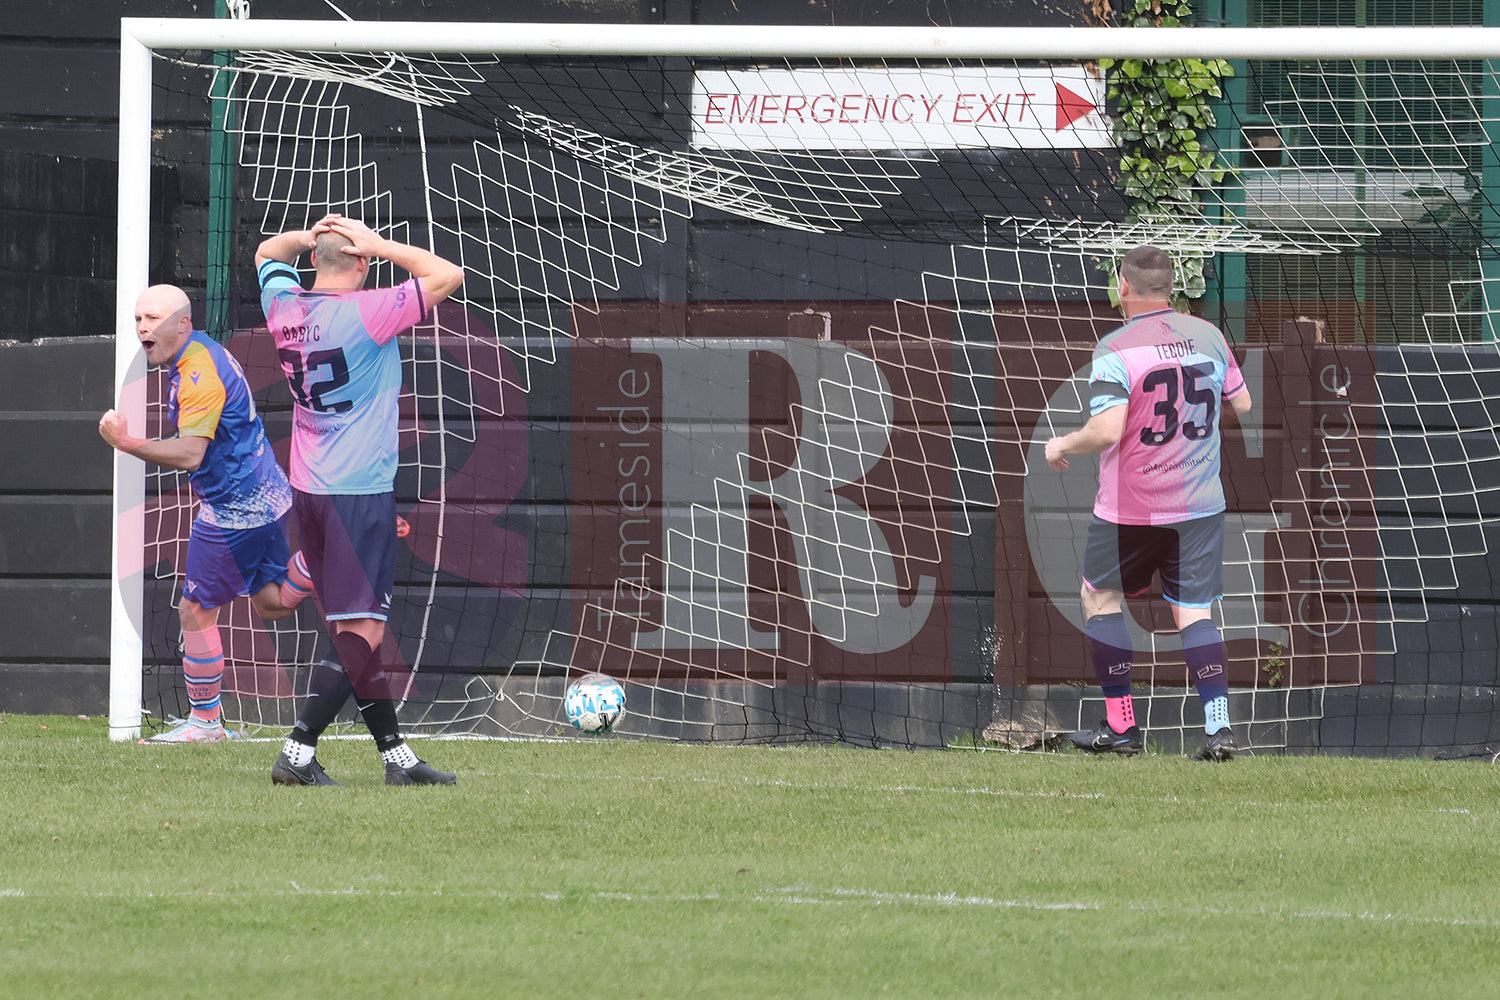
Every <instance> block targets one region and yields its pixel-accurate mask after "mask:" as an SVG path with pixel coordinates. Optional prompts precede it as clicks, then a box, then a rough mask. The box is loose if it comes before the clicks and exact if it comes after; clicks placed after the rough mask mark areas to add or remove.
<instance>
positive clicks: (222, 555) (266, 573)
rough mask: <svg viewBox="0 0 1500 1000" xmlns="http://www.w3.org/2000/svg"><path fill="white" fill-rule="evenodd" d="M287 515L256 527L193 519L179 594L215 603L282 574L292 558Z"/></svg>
mask: <svg viewBox="0 0 1500 1000" xmlns="http://www.w3.org/2000/svg"><path fill="white" fill-rule="evenodd" d="M288 517H289V515H287V514H283V515H282V516H281V517H280V518H279V519H278V520H275V521H272V522H271V523H270V524H265V525H261V526H260V527H259V528H220V527H219V526H218V525H214V524H205V523H204V522H202V521H194V522H193V530H192V533H191V534H190V535H188V545H187V560H186V566H184V568H183V580H182V596H183V597H185V598H187V599H188V600H190V601H196V602H197V603H198V604H199V605H201V606H202V607H204V608H208V609H213V608H220V607H223V606H224V605H226V604H228V603H229V602H230V601H232V600H234V599H235V598H236V597H241V596H244V595H246V594H254V593H257V592H259V591H260V590H261V588H263V587H264V586H265V585H266V584H268V583H280V582H281V581H282V580H285V579H286V563H287V560H288V559H290V558H291V557H292V549H291V546H290V545H288V544H287V540H286V529H287V518H288Z"/></svg>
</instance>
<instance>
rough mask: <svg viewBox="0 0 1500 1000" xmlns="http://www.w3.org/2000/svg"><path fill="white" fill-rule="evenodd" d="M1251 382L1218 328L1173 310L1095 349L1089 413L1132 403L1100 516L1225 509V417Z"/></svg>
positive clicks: (1159, 516) (1105, 475)
mask: <svg viewBox="0 0 1500 1000" xmlns="http://www.w3.org/2000/svg"><path fill="white" fill-rule="evenodd" d="M1244 391H1245V379H1244V376H1243V375H1241V373H1240V368H1239V365H1238V364H1237V363H1236V362H1235V360H1234V355H1233V354H1232V353H1231V352H1230V350H1229V345H1228V344H1227V343H1225V341H1224V335H1223V334H1222V333H1220V332H1219V328H1218V327H1216V326H1214V325H1213V324H1212V323H1209V322H1207V321H1206V320H1202V319H1199V318H1197V317H1195V316H1188V315H1185V314H1183V313H1178V312H1174V311H1172V310H1171V309H1162V310H1160V311H1157V312H1151V313H1144V314H1142V315H1139V316H1136V317H1134V318H1133V319H1131V320H1130V322H1128V323H1126V324H1125V325H1124V326H1122V327H1120V328H1119V329H1117V330H1115V331H1114V332H1113V333H1110V334H1108V335H1107V336H1105V337H1104V339H1103V340H1101V341H1100V342H1099V345H1098V346H1097V347H1096V348H1095V349H1094V359H1093V366H1092V369H1091V371H1090V372H1089V411H1090V413H1092V414H1099V413H1102V412H1103V411H1105V410H1107V409H1109V408H1111V407H1114V406H1122V405H1124V406H1128V407H1129V409H1128V410H1127V411H1126V416H1125V433H1124V435H1123V436H1121V438H1120V440H1119V441H1118V442H1116V443H1115V444H1114V445H1111V446H1110V447H1109V448H1107V449H1106V450H1105V451H1104V453H1103V454H1101V455H1100V456H1099V495H1098V498H1097V500H1096V501H1095V503H1094V515H1095V516H1096V517H1098V518H1100V519H1101V520H1105V521H1109V522H1111V523H1113V524H1175V523H1177V522H1179V521H1188V520H1192V519H1194V518H1199V517H1206V516H1208V515H1210V514H1217V513H1219V512H1220V511H1222V510H1224V508H1225V503H1224V486H1223V483H1222V482H1221V481H1220V479H1219V464H1220V437H1219V415H1220V413H1221V412H1222V410H1223V405H1222V404H1223V403H1224V402H1226V401H1228V400H1230V399H1233V398H1234V397H1235V396H1238V395H1239V394H1240V393H1242V392H1244Z"/></svg>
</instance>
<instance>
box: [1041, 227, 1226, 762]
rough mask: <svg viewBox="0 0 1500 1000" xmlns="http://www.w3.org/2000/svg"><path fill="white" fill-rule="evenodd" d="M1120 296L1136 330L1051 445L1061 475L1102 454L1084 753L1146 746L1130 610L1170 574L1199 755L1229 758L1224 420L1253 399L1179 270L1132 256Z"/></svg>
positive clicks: (1087, 579) (1114, 348)
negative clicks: (1193, 310) (1077, 422)
mask: <svg viewBox="0 0 1500 1000" xmlns="http://www.w3.org/2000/svg"><path fill="white" fill-rule="evenodd" d="M1119 295H1120V308H1121V309H1122V310H1123V312H1124V314H1125V325H1124V326H1122V327H1120V328H1119V329H1117V330H1115V331H1114V332H1113V333H1110V334H1109V335H1108V336H1106V337H1105V338H1104V339H1103V340H1101V341H1100V342H1099V346H1098V347H1097V348H1095V350H1094V358H1093V365H1092V368H1091V370H1090V373H1089V394H1090V402H1089V412H1090V416H1089V419H1088V422H1087V423H1085V424H1084V426H1083V427H1081V428H1080V429H1078V430H1076V431H1074V432H1072V433H1071V434H1065V435H1061V436H1059V437H1054V438H1052V439H1051V440H1049V441H1048V442H1047V446H1046V458H1047V462H1048V463H1049V464H1050V465H1051V466H1052V468H1054V469H1057V470H1059V471H1060V470H1062V469H1066V468H1067V467H1068V458H1067V457H1068V456H1069V455H1094V454H1097V455H1099V494H1098V497H1097V499H1096V500H1095V503H1094V518H1093V521H1092V523H1091V524H1090V525H1089V538H1088V547H1087V550H1086V551H1085V554H1084V567H1083V588H1082V591H1081V594H1082V598H1083V613H1084V619H1085V627H1084V631H1085V634H1086V635H1087V636H1088V638H1089V647H1090V652H1091V655H1092V658H1093V661H1094V674H1095V677H1096V678H1097V679H1098V681H1099V684H1100V685H1101V686H1102V687H1103V689H1104V705H1105V719H1104V721H1102V722H1101V723H1100V724H1099V727H1098V728H1097V729H1094V730H1092V731H1089V732H1083V733H1075V734H1073V743H1074V744H1075V745H1077V746H1079V747H1081V748H1083V749H1085V750H1089V751H1092V752H1096V753H1099V752H1108V753H1121V754H1132V753H1136V752H1138V751H1139V750H1140V749H1141V748H1142V746H1143V742H1142V739H1141V731H1140V727H1139V726H1137V725H1136V722H1135V707H1134V703H1133V701H1132V699H1131V696H1130V668H1131V664H1132V662H1133V661H1134V659H1135V651H1134V649H1133V645H1132V642H1131V638H1130V632H1129V630H1128V629H1127V627H1126V625H1125V615H1124V598H1125V595H1127V594H1128V595H1130V596H1136V595H1138V594H1142V593H1145V592H1146V590H1147V588H1149V587H1150V585H1151V579H1152V577H1153V576H1154V575H1155V574H1157V573H1158V572H1159V573H1160V574H1161V581H1162V596H1163V597H1164V598H1166V600H1167V603H1168V604H1170V605H1171V607H1172V616H1173V619H1174V620H1175V622H1176V624H1177V631H1178V634H1179V635H1180V636H1181V637H1182V645H1183V654H1184V656H1185V657H1186V659H1187V665H1188V671H1189V673H1190V674H1191V675H1192V678H1193V683H1194V685H1195V686H1196V687H1197V688H1198V695H1199V698H1200V699H1201V700H1202V702H1203V711H1204V731H1205V739H1204V745H1203V748H1202V749H1201V750H1199V751H1198V753H1197V757H1198V759H1200V760H1229V759H1231V758H1232V757H1233V756H1234V753H1235V745H1234V736H1233V730H1232V728H1231V726H1230V724H1229V682H1228V679H1227V676H1226V674H1225V667H1224V661H1225V656H1224V639H1223V636H1222V635H1221V634H1220V633H1219V629H1218V627H1217V626H1216V625H1214V622H1213V605H1214V602H1215V601H1217V600H1218V599H1219V598H1220V597H1222V596H1223V582H1222V581H1223V570H1224V510H1225V503H1224V487H1223V484H1222V483H1221V482H1220V480H1219V463H1220V451H1221V448H1220V436H1219V416H1220V414H1221V413H1222V412H1223V410H1224V407H1225V405H1228V407H1229V408H1230V409H1233V410H1234V411H1235V413H1236V414H1238V415H1239V416H1241V417H1243V416H1244V415H1245V414H1247V413H1249V412H1250V406H1251V400H1250V392H1249V390H1248V389H1247V388H1246V386H1245V380H1244V377H1243V376H1242V375H1241V374H1240V369H1239V365H1238V364H1237V363H1236V362H1235V360H1234V355H1233V354H1231V353H1230V351H1229V345H1228V344H1226V343H1225V341H1224V335H1223V334H1222V333H1220V332H1219V329H1218V328H1217V327H1215V326H1214V325H1213V324H1211V323H1208V322H1206V321H1204V320H1201V319H1198V318H1197V317H1194V316H1188V315H1185V314H1183V313H1179V312H1175V311H1174V310H1173V309H1172V306H1171V298H1172V261H1171V259H1170V258H1168V257H1167V255H1166V254H1165V253H1164V252H1163V251H1161V250H1159V249H1157V248H1156V247H1137V248H1135V249H1134V250H1131V251H1130V252H1129V253H1127V254H1126V255H1125V257H1124V259H1123V260H1122V261H1121V263H1120V275H1119Z"/></svg>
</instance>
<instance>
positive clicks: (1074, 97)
mask: <svg viewBox="0 0 1500 1000" xmlns="http://www.w3.org/2000/svg"><path fill="white" fill-rule="evenodd" d="M1054 86H1055V87H1057V128H1056V129H1054V130H1053V131H1055V132H1061V131H1062V130H1063V129H1065V128H1067V127H1068V126H1069V125H1071V124H1073V123H1074V122H1076V121H1077V120H1078V119H1080V118H1082V117H1083V116H1084V115H1086V114H1088V113H1089V112H1090V111H1093V110H1094V108H1096V107H1097V106H1098V105H1096V104H1095V103H1094V102H1093V101H1091V100H1089V99H1088V98H1087V97H1082V96H1080V95H1078V94H1075V93H1073V92H1072V91H1071V90H1069V89H1068V88H1067V87H1064V86H1063V85H1062V84H1060V83H1058V84H1054Z"/></svg>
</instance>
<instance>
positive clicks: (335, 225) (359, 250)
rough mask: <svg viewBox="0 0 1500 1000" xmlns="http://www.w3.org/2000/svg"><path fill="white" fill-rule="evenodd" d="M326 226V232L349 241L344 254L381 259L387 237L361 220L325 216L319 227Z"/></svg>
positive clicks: (340, 216)
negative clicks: (336, 234)
mask: <svg viewBox="0 0 1500 1000" xmlns="http://www.w3.org/2000/svg"><path fill="white" fill-rule="evenodd" d="M324 224H326V228H325V230H324V231H325V232H331V233H338V234H339V235H340V236H342V237H344V238H345V239H347V240H348V241H349V245H348V246H346V247H343V248H342V249H343V252H344V253H347V254H353V255H355V256H357V257H379V256H381V253H380V251H381V248H382V247H384V246H385V242H386V240H385V237H383V236H381V235H380V234H379V233H377V232H375V230H373V229H371V228H370V227H369V226H367V225H365V224H364V223H363V222H361V221H360V220H359V219H346V218H344V217H343V216H342V215H329V216H325V217H324V218H323V220H322V222H320V223H319V225H324Z"/></svg>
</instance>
